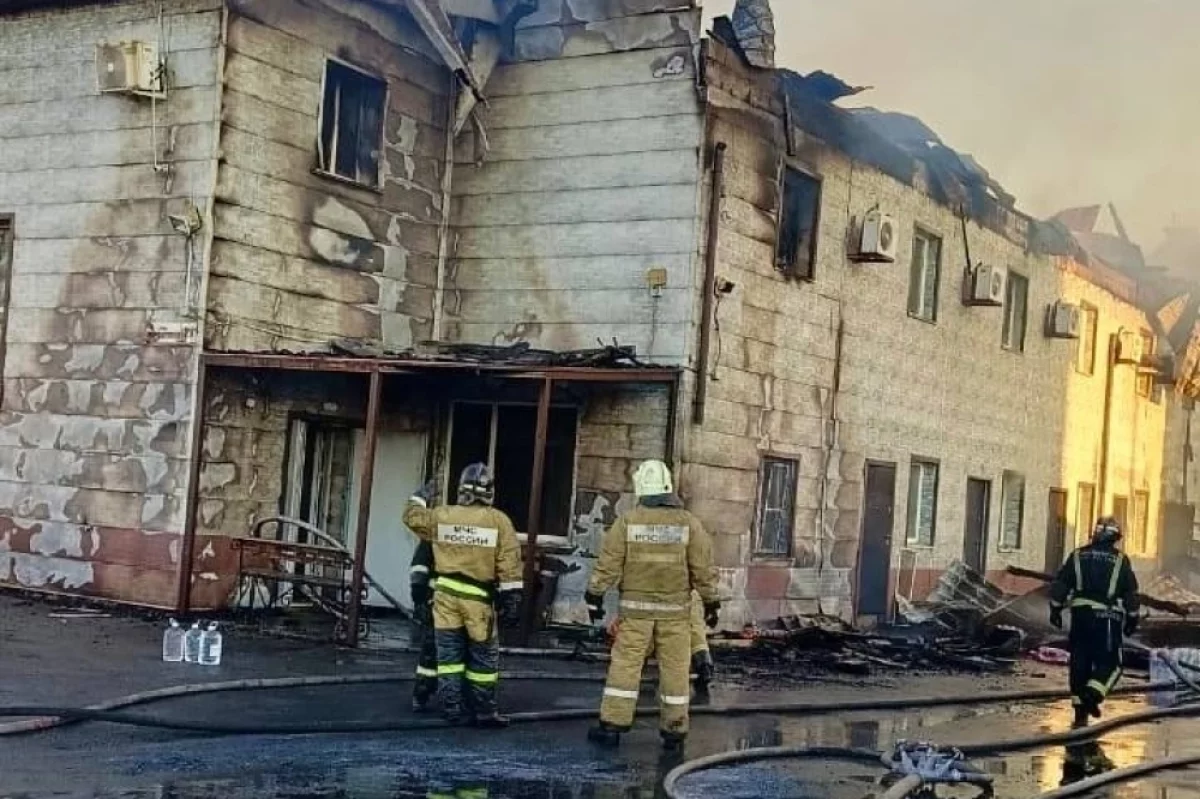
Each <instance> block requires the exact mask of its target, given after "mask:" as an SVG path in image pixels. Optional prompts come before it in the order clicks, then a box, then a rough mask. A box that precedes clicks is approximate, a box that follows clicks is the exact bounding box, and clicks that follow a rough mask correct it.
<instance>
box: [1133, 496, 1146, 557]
mask: <svg viewBox="0 0 1200 799" xmlns="http://www.w3.org/2000/svg"><path fill="white" fill-rule="evenodd" d="M1149 527H1150V493H1149V492H1148V491H1134V492H1133V526H1132V527H1131V528H1130V530H1129V549H1130V551H1131V552H1135V553H1137V554H1139V555H1144V554H1146V545H1147V544H1148V543H1149V541H1150V537H1149V532H1150V529H1149Z"/></svg>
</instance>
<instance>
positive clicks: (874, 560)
mask: <svg viewBox="0 0 1200 799" xmlns="http://www.w3.org/2000/svg"><path fill="white" fill-rule="evenodd" d="M895 517H896V465H895V464H894V463H868V464H867V476H866V498H865V500H864V507H863V531H862V543H861V545H860V546H859V552H858V615H860V616H878V617H882V616H886V615H887V613H888V609H889V607H890V605H891V602H890V601H889V596H890V594H891V565H892V528H893V526H894V524H895Z"/></svg>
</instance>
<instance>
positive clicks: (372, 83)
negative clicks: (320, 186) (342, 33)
mask: <svg viewBox="0 0 1200 799" xmlns="http://www.w3.org/2000/svg"><path fill="white" fill-rule="evenodd" d="M324 92H325V96H324V100H323V101H322V104H321V140H320V142H319V151H318V153H317V157H318V164H319V167H320V170H321V171H322V172H324V173H326V174H329V175H334V176H336V177H339V178H344V179H346V180H349V181H353V182H354V183H361V184H363V185H364V186H372V187H375V186H378V185H379V171H380V170H379V163H380V161H379V159H380V153H381V152H382V150H383V116H384V114H383V112H384V105H385V103H386V98H387V84H386V83H385V82H383V81H382V80H379V79H378V78H373V77H371V76H370V75H367V74H366V73H364V72H359V71H358V70H357V69H354V68H353V67H348V66H346V65H345V64H341V63H338V62H336V61H328V62H326V64H325V89H324Z"/></svg>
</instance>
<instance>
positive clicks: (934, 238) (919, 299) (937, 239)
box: [908, 225, 942, 324]
mask: <svg viewBox="0 0 1200 799" xmlns="http://www.w3.org/2000/svg"><path fill="white" fill-rule="evenodd" d="M918 241H923V242H924V243H925V246H924V247H923V248H922V250H921V251H922V253H924V255H923V256H922V261H921V266H922V269H921V277H922V280H923V279H924V276H925V275H926V274H928V272H929V266H930V265H929V263H928V261H927V260H926V258H925V256H926V255H927V254H928V253H929V250H930V248H931V246H932V249H933V252H934V257H933V307H932V308H930V309H929V311H928V314H925V313H922V310H923V309H921V308H919V307H914V305H920V304H922V303H923V302H924V298H925V296H926V295H925V293H924V292H920V293H918V292H917V291H916V281H917V242H918ZM924 287H925V284H924V282H922V288H924ZM941 288H942V237H941V236H939V235H937V234H936V233H933V232H932V231H931V230H929V229H928V228H925V227H922V226H921V225H913V236H912V249H911V250H910V252H909V265H908V315H909V317H911V318H913V319H916V320H918V321H921V322H928V323H929V324H937V321H938V309H939V306H940V304H941V303H940V299H941V298H940V296H939V295H940V293H941Z"/></svg>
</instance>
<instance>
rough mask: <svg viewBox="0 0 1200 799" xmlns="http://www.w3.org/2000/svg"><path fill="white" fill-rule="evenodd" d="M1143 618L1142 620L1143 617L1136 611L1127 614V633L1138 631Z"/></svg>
mask: <svg viewBox="0 0 1200 799" xmlns="http://www.w3.org/2000/svg"><path fill="white" fill-rule="evenodd" d="M1141 620H1142V617H1141V616H1139V615H1137V614H1136V613H1130V614H1129V615H1128V616H1126V617H1125V634H1126V635H1133V634H1134V633H1135V632H1137V628H1138V623H1139V622H1141Z"/></svg>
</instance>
